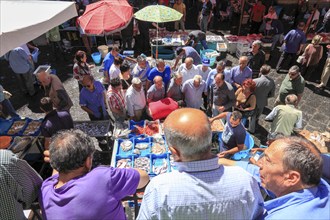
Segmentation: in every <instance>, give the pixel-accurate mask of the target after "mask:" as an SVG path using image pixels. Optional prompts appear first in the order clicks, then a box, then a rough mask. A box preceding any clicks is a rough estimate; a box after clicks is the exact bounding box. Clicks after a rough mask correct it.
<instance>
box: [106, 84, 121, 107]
mask: <svg viewBox="0 0 330 220" xmlns="http://www.w3.org/2000/svg"><path fill="white" fill-rule="evenodd" d="M107 97H108V100H109V105H110V109H116V110H119V111H124V110H125V99H124V96H123V94H122V91H121V90H116V89H113V88H112V86H110V87H109V90H108V93H107Z"/></svg>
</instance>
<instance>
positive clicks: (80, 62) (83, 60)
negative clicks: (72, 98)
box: [73, 50, 94, 91]
mask: <svg viewBox="0 0 330 220" xmlns="http://www.w3.org/2000/svg"><path fill="white" fill-rule="evenodd" d="M93 67H94V65H89V64H88V63H87V56H86V52H85V51H82V50H78V51H77V52H76V55H75V56H74V65H73V77H74V78H75V79H76V80H78V85H79V91H81V89H82V88H83V86H82V83H81V82H82V80H83V78H84V76H86V75H92V72H91V68H93Z"/></svg>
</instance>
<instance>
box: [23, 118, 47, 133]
mask: <svg viewBox="0 0 330 220" xmlns="http://www.w3.org/2000/svg"><path fill="white" fill-rule="evenodd" d="M42 120H43V119H39V120H32V119H29V120H28V123H27V125H26V126H25V128H24V130H23V131H22V135H24V136H38V135H39V133H40V131H41V127H40V126H39V128H38V129H37V130H35V132H33V133H26V129H27V128H28V127H29V125H30V124H31V123H33V122H39V123H40V125H41V122H42Z"/></svg>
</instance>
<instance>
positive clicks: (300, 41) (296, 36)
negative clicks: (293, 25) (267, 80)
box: [276, 22, 306, 72]
mask: <svg viewBox="0 0 330 220" xmlns="http://www.w3.org/2000/svg"><path fill="white" fill-rule="evenodd" d="M304 28H305V23H304V22H300V23H299V24H298V27H297V29H295V30H291V31H289V32H288V33H287V34H286V35H285V37H284V51H283V53H282V55H281V57H280V59H279V60H278V63H277V65H276V71H277V72H279V71H280V70H281V69H282V67H283V63H284V62H287V63H288V64H287V67H291V66H292V65H293V64H294V62H295V61H296V60H297V55H299V54H300V53H301V51H302V49H303V46H304V44H305V42H306V35H305V33H304V32H303V30H304Z"/></svg>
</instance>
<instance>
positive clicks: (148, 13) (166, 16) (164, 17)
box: [134, 5, 183, 23]
mask: <svg viewBox="0 0 330 220" xmlns="http://www.w3.org/2000/svg"><path fill="white" fill-rule="evenodd" d="M182 16H183V14H181V13H180V12H178V11H176V10H174V9H172V8H170V7H166V6H164V5H150V6H147V7H144V8H142V9H141V10H139V11H138V12H136V13H135V14H134V17H135V18H136V19H138V20H141V21H149V22H157V23H163V22H171V21H178V20H180V19H181V18H182Z"/></svg>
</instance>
